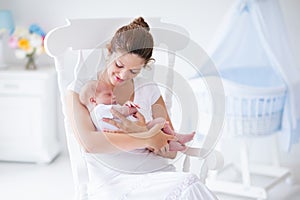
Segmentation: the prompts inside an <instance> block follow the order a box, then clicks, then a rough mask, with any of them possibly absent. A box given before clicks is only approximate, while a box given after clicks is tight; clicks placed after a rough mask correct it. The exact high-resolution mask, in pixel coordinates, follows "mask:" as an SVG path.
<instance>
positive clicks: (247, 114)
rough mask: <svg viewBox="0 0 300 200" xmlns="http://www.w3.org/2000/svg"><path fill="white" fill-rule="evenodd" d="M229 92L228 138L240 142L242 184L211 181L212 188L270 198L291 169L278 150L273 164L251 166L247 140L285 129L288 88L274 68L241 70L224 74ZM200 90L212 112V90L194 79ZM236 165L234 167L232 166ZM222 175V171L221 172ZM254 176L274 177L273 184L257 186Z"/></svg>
mask: <svg viewBox="0 0 300 200" xmlns="http://www.w3.org/2000/svg"><path fill="white" fill-rule="evenodd" d="M210 78H215V79H216V78H221V80H222V83H223V86H224V92H225V124H224V128H223V136H224V137H235V138H239V139H240V140H237V141H240V149H238V150H237V151H238V152H239V153H240V161H241V163H240V166H235V168H237V169H240V171H241V174H242V182H243V183H238V182H232V181H224V180H223V181H221V180H216V179H215V180H211V181H210V182H209V185H210V186H211V187H212V188H213V190H215V191H218V192H222V193H229V194H234V195H241V196H246V197H252V198H258V199H266V198H267V191H268V190H269V189H271V188H272V187H273V186H275V185H276V184H277V183H279V182H280V181H282V180H285V179H286V178H287V177H289V175H290V172H289V170H288V169H286V168H283V167H280V166H279V164H278V163H279V161H278V158H277V156H278V155H277V154H278V152H277V149H276V148H277V147H276V146H275V147H274V151H273V153H274V155H273V157H274V163H273V165H271V164H270V165H257V164H256V165H252V164H250V163H249V158H248V157H249V155H248V151H249V149H248V147H247V140H248V138H249V137H253V138H254V137H256V136H267V135H271V134H274V133H277V132H278V131H280V129H281V123H282V115H283V110H284V103H285V99H286V93H287V87H286V86H285V84H284V82H283V81H282V80H281V79H280V78H279V76H277V75H276V73H275V72H274V71H273V69H272V67H240V68H230V69H227V70H224V71H220V77H210ZM191 84H192V85H194V87H196V85H197V86H198V89H196V92H197V94H198V96H199V100H200V104H202V107H203V108H204V110H202V112H203V111H204V112H206V113H210V114H211V113H212V111H213V108H212V107H211V103H210V102H211V101H210V95H209V91H208V90H207V89H206V87H205V83H204V79H203V78H197V79H194V80H191ZM228 166H232V165H228ZM220 173H221V172H220ZM250 173H253V174H257V175H262V176H269V177H273V178H274V179H273V180H272V181H271V182H270V184H268V185H266V186H264V187H257V186H253V185H252V184H251V179H250Z"/></svg>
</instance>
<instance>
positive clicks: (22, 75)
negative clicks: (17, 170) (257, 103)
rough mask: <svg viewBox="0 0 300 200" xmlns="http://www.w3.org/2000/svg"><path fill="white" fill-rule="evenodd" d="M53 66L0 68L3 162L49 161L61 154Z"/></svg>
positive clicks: (0, 131)
mask: <svg viewBox="0 0 300 200" xmlns="http://www.w3.org/2000/svg"><path fill="white" fill-rule="evenodd" d="M56 106H57V79H56V73H55V69H54V67H40V68H38V69H37V70H33V71H29V70H24V69H23V68H21V67H18V68H17V67H15V68H14V67H10V68H7V69H4V70H0V161H20V162H36V163H49V162H51V161H52V160H53V158H54V157H55V156H56V155H57V154H58V153H59V151H60V145H59V142H58V131H57V129H58V128H57V107H56Z"/></svg>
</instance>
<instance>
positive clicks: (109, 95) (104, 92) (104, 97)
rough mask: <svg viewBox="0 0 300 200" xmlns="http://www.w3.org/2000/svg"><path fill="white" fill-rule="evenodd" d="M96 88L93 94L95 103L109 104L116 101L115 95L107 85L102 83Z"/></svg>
mask: <svg viewBox="0 0 300 200" xmlns="http://www.w3.org/2000/svg"><path fill="white" fill-rule="evenodd" d="M97 90H98V91H97V94H96V95H95V96H96V103H97V104H105V105H109V104H115V103H116V97H115V96H114V94H113V91H112V90H111V89H110V88H109V87H107V86H105V85H102V86H100V87H99V88H98V89H97Z"/></svg>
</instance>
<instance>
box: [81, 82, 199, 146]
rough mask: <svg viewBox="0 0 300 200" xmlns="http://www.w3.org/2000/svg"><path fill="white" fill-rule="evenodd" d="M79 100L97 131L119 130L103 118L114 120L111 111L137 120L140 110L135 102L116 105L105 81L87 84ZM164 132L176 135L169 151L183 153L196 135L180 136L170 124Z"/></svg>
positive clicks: (151, 122)
mask: <svg viewBox="0 0 300 200" xmlns="http://www.w3.org/2000/svg"><path fill="white" fill-rule="evenodd" d="M79 99H80V101H81V103H82V104H83V105H85V106H86V107H87V109H88V110H89V112H90V115H91V119H92V121H93V123H94V125H95V126H96V128H97V130H99V131H101V130H105V129H107V130H117V128H116V127H115V126H112V125H111V124H108V123H106V122H104V121H103V120H102V118H113V115H112V113H111V112H110V109H111V108H113V109H115V110H117V111H118V112H120V113H121V114H122V115H124V116H126V117H127V118H128V119H130V120H136V119H135V113H136V112H137V111H138V109H139V105H137V104H135V103H133V102H130V101H128V102H126V103H125V104H124V105H123V106H122V105H118V104H116V99H115V96H114V95H113V91H112V90H111V88H110V87H109V86H108V85H107V84H106V83H104V82H103V81H96V80H92V81H89V82H87V83H86V84H85V85H84V86H83V87H82V89H81V91H80V94H79ZM164 122H165V119H163V118H156V119H154V120H152V121H150V122H148V123H147V128H148V129H150V128H152V127H153V126H154V125H155V124H157V123H164ZM162 131H163V132H164V133H166V134H170V135H175V136H176V137H177V139H178V140H177V141H170V142H169V151H183V150H185V149H186V146H185V143H187V142H189V141H191V140H192V139H193V138H194V135H195V133H194V132H193V133H191V134H178V133H175V132H174V131H173V130H172V128H171V126H170V124H169V123H168V122H165V124H164V127H163V129H162Z"/></svg>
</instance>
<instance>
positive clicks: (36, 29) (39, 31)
mask: <svg viewBox="0 0 300 200" xmlns="http://www.w3.org/2000/svg"><path fill="white" fill-rule="evenodd" d="M29 32H30V33H35V34H38V35H40V36H42V37H45V35H46V33H45V32H44V31H43V30H42V29H41V27H39V26H38V25H36V24H31V25H30V27H29Z"/></svg>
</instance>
